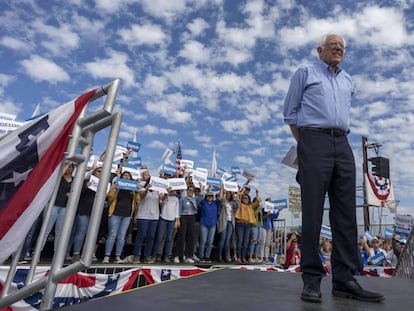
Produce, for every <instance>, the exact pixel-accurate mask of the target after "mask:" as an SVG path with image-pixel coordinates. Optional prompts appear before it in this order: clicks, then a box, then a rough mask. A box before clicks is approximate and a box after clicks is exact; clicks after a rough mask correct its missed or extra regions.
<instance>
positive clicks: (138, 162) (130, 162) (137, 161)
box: [127, 157, 142, 167]
mask: <svg viewBox="0 0 414 311" xmlns="http://www.w3.org/2000/svg"><path fill="white" fill-rule="evenodd" d="M127 164H128V165H131V166H137V167H141V165H142V159H141V157H135V158H128V160H127Z"/></svg>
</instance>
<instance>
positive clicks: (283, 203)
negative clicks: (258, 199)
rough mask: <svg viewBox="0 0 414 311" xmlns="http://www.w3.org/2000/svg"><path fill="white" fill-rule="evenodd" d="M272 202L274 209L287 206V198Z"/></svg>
mask: <svg viewBox="0 0 414 311" xmlns="http://www.w3.org/2000/svg"><path fill="white" fill-rule="evenodd" d="M272 203H273V204H274V205H275V209H284V208H288V202H287V199H280V200H273V201H272Z"/></svg>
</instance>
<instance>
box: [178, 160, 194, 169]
mask: <svg viewBox="0 0 414 311" xmlns="http://www.w3.org/2000/svg"><path fill="white" fill-rule="evenodd" d="M180 166H181V167H185V168H193V167H194V161H192V160H185V159H181V160H180Z"/></svg>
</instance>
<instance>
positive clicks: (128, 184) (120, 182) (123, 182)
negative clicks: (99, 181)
mask: <svg viewBox="0 0 414 311" xmlns="http://www.w3.org/2000/svg"><path fill="white" fill-rule="evenodd" d="M116 188H117V189H122V190H131V191H137V190H138V182H137V181H136V180H130V179H123V178H117V179H116Z"/></svg>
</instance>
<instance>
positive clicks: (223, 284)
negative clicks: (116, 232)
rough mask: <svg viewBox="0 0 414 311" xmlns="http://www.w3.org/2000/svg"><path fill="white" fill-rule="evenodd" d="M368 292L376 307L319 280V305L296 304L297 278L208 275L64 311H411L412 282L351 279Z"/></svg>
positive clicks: (272, 274)
mask: <svg viewBox="0 0 414 311" xmlns="http://www.w3.org/2000/svg"><path fill="white" fill-rule="evenodd" d="M357 280H358V282H359V283H360V284H361V285H362V286H363V287H366V288H367V289H368V290H372V291H378V292H381V293H383V294H384V295H385V301H384V302H382V303H369V302H362V301H357V300H351V299H344V298H336V297H333V296H332V295H331V277H330V276H327V277H325V278H324V279H323V281H322V285H321V291H322V303H320V304H314V303H309V302H303V301H301V300H300V293H301V291H302V279H301V275H300V273H286V272H283V273H281V272H269V271H255V270H242V269H229V268H223V269H214V270H212V271H209V272H205V273H201V274H197V275H194V276H192V277H188V278H181V279H177V280H173V281H167V282H163V283H159V284H154V285H150V286H144V287H140V288H136V289H133V290H130V291H128V292H124V293H120V294H117V295H113V296H109V297H103V298H98V299H95V300H92V301H86V302H83V303H79V304H76V305H72V306H69V307H64V308H62V310H64V311H78V310H88V311H95V310H96V311H113V310H122V311H137V310H145V311H151V310H157V311H159V310H168V311H187V310H197V311H203V310H215V311H220V310H226V311H231V310H253V311H266V310H272V311H273V310H289V311H290V310H309V311H310V310H329V311H332V310H346V311H356V310H358V311H362V310H375V311H380V310H394V311H395V310H399V309H401V310H413V308H414V280H409V279H397V278H378V277H366V276H361V277H357Z"/></svg>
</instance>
